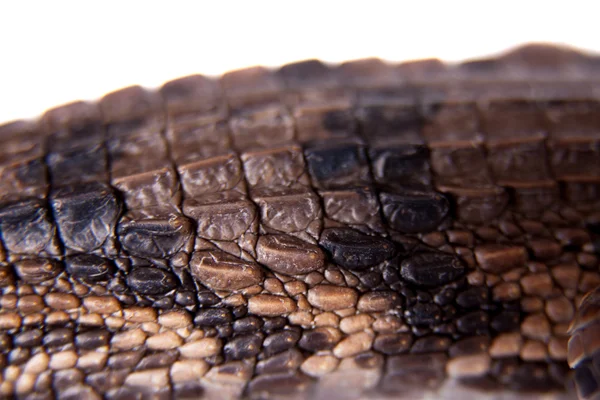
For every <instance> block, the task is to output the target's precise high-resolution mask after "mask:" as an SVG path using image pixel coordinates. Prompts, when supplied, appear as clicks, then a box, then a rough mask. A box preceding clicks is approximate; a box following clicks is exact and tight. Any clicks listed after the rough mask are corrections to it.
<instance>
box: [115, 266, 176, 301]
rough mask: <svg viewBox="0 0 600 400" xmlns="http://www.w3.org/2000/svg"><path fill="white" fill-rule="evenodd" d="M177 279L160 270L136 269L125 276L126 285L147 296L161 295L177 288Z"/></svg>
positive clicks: (151, 268) (150, 268) (149, 268)
mask: <svg viewBox="0 0 600 400" xmlns="http://www.w3.org/2000/svg"><path fill="white" fill-rule="evenodd" d="M177 283H178V282H177V278H175V275H173V274H172V273H170V272H168V271H165V270H163V269H160V268H153V267H136V268H134V269H133V270H132V271H131V272H130V273H129V275H128V276H127V284H128V285H129V287H131V288H132V289H133V290H134V291H136V292H138V293H141V294H147V295H161V294H165V293H168V292H170V291H171V290H173V289H175V288H176V287H177Z"/></svg>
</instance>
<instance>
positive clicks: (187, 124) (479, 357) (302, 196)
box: [0, 46, 600, 399]
mask: <svg viewBox="0 0 600 400" xmlns="http://www.w3.org/2000/svg"><path fill="white" fill-rule="evenodd" d="M597 63H598V61H597V59H596V58H594V57H592V56H587V55H584V54H581V53H578V52H576V51H574V50H570V49H564V48H554V47H547V46H528V47H524V48H520V49H517V50H515V51H512V52H509V53H506V54H505V55H503V56H500V57H498V58H495V59H489V60H478V61H473V62H466V63H463V64H459V65H452V66H451V65H445V64H443V63H441V62H438V61H435V60H426V61H419V62H411V63H404V64H400V65H392V64H388V63H383V62H381V61H379V60H374V59H372V60H361V61H355V62H348V63H344V64H341V65H339V66H327V65H324V64H322V63H319V62H317V61H308V62H302V63H296V64H290V65H287V66H284V67H282V68H281V69H279V70H276V71H271V70H267V69H263V68H251V69H247V70H242V71H234V72H231V73H227V74H225V75H223V76H222V77H221V78H219V79H211V78H207V77H204V76H200V75H198V76H191V77H186V78H182V79H178V80H175V81H171V82H169V83H167V84H165V85H164V86H163V87H162V88H161V89H160V90H157V91H151V90H145V89H142V88H140V87H130V88H126V89H123V90H121V91H117V92H114V93H111V94H108V95H107V96H105V97H104V98H103V99H101V100H100V101H98V102H94V103H83V102H78V103H73V104H69V105H66V106H62V107H58V108H55V109H52V110H50V111H48V112H46V113H45V114H44V115H43V116H42V117H41V118H40V119H38V120H36V121H25V122H15V123H10V124H6V125H4V126H2V127H0V137H1V138H2V139H1V140H2V146H1V148H0V193H1V196H2V203H1V206H0V234H1V239H2V246H1V260H2V264H1V265H0V286H1V289H2V295H1V297H0V306H1V311H0V331H1V332H0V349H1V358H0V363H1V365H2V368H3V374H2V377H1V379H0V393H1V395H2V396H4V397H16V398H24V399H25V398H26V399H46V398H55V397H56V398H65V399H66V398H68V399H70V398H90V399H96V398H108V399H125V398H157V399H162V398H208V399H222V398H239V397H247V398H273V399H279V398H327V399H332V398H343V399H349V398H369V399H372V398H418V397H428V396H429V397H434V398H443V397H448V398H459V397H460V398H468V397H469V396H471V397H473V398H484V397H486V396H487V397H490V398H494V397H500V396H503V397H502V398H514V397H523V398H539V396H540V395H542V394H543V395H544V396H547V397H551V398H575V397H576V396H577V395H579V396H581V397H582V398H585V399H588V398H593V397H594V396H596V397H597V396H598V382H599V379H598V372H599V371H598V370H597V368H598V359H597V357H596V356H595V353H596V348H597V347H598V344H597V341H598V337H599V336H598V334H597V332H598V331H599V329H600V328H599V327H600V325H599V322H600V321H598V317H597V313H598V302H599V296H600V294H599V292H598V291H596V288H597V287H598V285H599V284H600V273H599V271H598V234H599V233H600V232H599V231H600V228H599V221H600V220H599V217H600V213H599V211H600V205H599V200H598V199H599V196H598V193H599V191H600V157H599V156H598V155H599V154H598V153H599V152H600V144H599V143H600V142H599V138H600V118H599V116H600V113H599V110H600V103H599V102H598V97H597V96H598V93H599V91H598V90H597V88H598V84H599V82H600V79H599V78H600V75H598V72H597V68H596V64H597ZM584 296H585V298H584ZM582 299H583V301H582ZM580 304H581V305H580ZM569 339H570V344H568V343H569ZM570 367H572V368H574V369H572V368H570ZM575 383H576V384H577V387H578V389H577V390H576V389H575Z"/></svg>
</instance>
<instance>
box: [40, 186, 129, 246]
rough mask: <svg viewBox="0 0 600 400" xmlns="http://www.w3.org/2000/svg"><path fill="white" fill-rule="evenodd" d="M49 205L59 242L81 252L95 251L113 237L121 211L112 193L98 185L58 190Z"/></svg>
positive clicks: (105, 187)
mask: <svg viewBox="0 0 600 400" xmlns="http://www.w3.org/2000/svg"><path fill="white" fill-rule="evenodd" d="M50 204H51V206H52V209H53V210H54V218H55V220H56V223H57V226H58V230H59V233H60V236H61V239H62V242H63V243H64V245H65V246H66V247H67V248H69V249H71V250H75V251H78V252H82V253H89V252H91V251H93V250H96V249H97V248H99V247H101V246H102V245H103V244H104V243H105V241H106V239H107V238H108V237H109V236H110V235H112V234H114V230H115V225H116V223H117V219H118V218H119V215H120V214H121V209H122V205H121V202H120V200H119V199H118V198H117V196H116V194H115V191H114V190H113V189H112V188H111V187H110V186H108V185H106V184H103V183H98V182H94V183H88V184H85V185H72V186H68V187H63V188H60V189H57V190H56V191H54V193H52V197H51V200H50Z"/></svg>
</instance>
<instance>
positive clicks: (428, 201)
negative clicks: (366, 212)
mask: <svg viewBox="0 0 600 400" xmlns="http://www.w3.org/2000/svg"><path fill="white" fill-rule="evenodd" d="M379 198H380V199H381V204H382V206H383V215H384V216H385V217H386V219H387V221H388V223H389V224H390V226H391V227H392V228H393V229H396V230H398V231H400V232H405V233H424V232H430V231H432V230H434V229H435V228H437V227H438V225H439V224H440V223H441V222H442V220H443V219H444V217H446V214H448V211H449V209H450V204H449V203H448V200H447V199H446V197H444V196H443V195H442V194H440V193H437V192H422V191H404V192H403V193H381V194H380V195H379Z"/></svg>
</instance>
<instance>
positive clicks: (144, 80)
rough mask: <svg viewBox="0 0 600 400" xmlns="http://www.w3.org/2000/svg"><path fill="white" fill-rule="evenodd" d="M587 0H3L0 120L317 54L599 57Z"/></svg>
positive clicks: (331, 57) (396, 57) (331, 56)
mask: <svg viewBox="0 0 600 400" xmlns="http://www.w3.org/2000/svg"><path fill="white" fill-rule="evenodd" d="M595 8H596V7H595V6H594V2H593V1H589V2H585V1H573V0H570V1H564V0H563V1H556V2H552V1H528V0H521V1H498V2H496V1H494V2H492V1H456V0H453V1H417V0H414V1H397V2H393V1H389V2H384V1H373V0H361V1H357V2H352V1H325V0H322V1H309V0H293V1H286V0H280V1H257V0H248V1H240V2H233V1H229V2H227V1H210V2H208V1H206V2H177V1H164V2H152V1H139V2H138V1H126V0H120V1H106V0H105V1H98V2H94V3H92V2H88V1H72V2H70V1H56V0H52V1H39V2H34V1H4V2H2V4H0V122H3V121H8V120H12V119H17V118H28V117H34V116H36V115H38V114H40V113H41V112H43V111H44V110H45V109H46V108H49V107H52V106H55V105H58V104H62V103H65V102H69V101H72V100H77V99H96V98H98V97H100V96H102V95H103V94H105V93H106V92H108V91H112V90H114V89H117V88H119V87H123V86H127V85H131V84H141V85H144V86H148V87H157V86H159V85H160V84H162V83H163V82H165V81H166V80H169V79H173V78H176V77H179V76H183V75H187V74H192V73H205V74H210V75H216V74H220V73H222V72H225V71H227V70H231V69H235V68H240V67H244V66H249V65H255V64H263V65H268V66H277V65H280V64H282V63H285V62H290V61H295V60H300V59H305V58H321V59H323V60H326V61H331V62H336V61H343V60H346V59H354V58H360V57H368V56H378V57H380V58H384V59H388V60H407V59H414V58H423V57H438V58H442V59H446V60H450V61H453V60H461V59H465V58H470V57H475V56H482V55H490V54H494V53H497V52H499V51H502V50H505V49H507V48H510V47H512V46H514V45H517V44H520V43H524V42H531V41H538V42H539V41H542V42H557V43H566V44H570V45H573V46H576V47H579V48H583V49H588V50H595V51H600V35H598V33H599V31H600V30H599V29H598V22H597V21H598V19H597V15H598V13H597V12H596V10H595Z"/></svg>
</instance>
